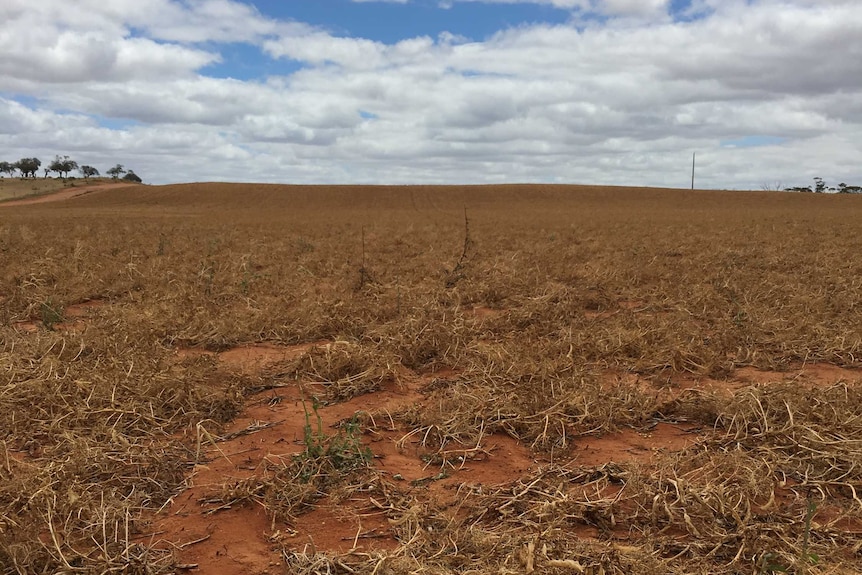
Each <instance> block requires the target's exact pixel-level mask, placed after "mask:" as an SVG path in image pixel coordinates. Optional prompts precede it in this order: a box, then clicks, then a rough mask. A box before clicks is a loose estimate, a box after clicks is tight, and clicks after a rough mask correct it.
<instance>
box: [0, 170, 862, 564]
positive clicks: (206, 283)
mask: <svg viewBox="0 0 862 575" xmlns="http://www.w3.org/2000/svg"><path fill="white" fill-rule="evenodd" d="M0 216H2V218H0V253H2V259H0V262H2V263H0V372H2V380H0V570H2V572H3V573H10V574H11V573H87V574H89V573H93V574H95V573H100V574H101V573H128V574H144V573H147V574H164V573H201V574H217V575H218V574H228V573H230V574H249V575H251V574H264V573H266V574H277V573H305V574H310V573H344V574H354V573H355V574H368V575H385V574H390V575H392V574H408V573H409V574H435V575H437V574H445V573H462V574H466V573H475V574H485V573H499V574H530V573H534V572H535V573H543V574H545V573H550V574H555V573H557V574H581V573H583V574H588V575H599V574H608V575H610V574H644V575H646V574H649V575H652V574H688V573H694V574H716V573H718V574H724V573H727V574H730V573H734V574H736V573H739V574H766V573H779V572H782V573H783V572H789V573H809V574H814V573H848V574H849V573H858V572H860V570H862V557H860V551H862V498H860V497H862V384H860V380H862V370H860V367H862V366H860V357H862V258H860V257H859V254H860V253H862V233H860V231H862V202H860V198H857V197H854V196H852V195H846V196H843V195H842V196H838V195H814V194H791V193H767V192H718V191H680V190H663V189H646V188H644V189H631V188H601V187H584V186H581V187H578V186H568V187H567V186H539V185H524V186H514V185H513V186H487V187H483V186H479V187H428V186H415V187H307V186H267V185H239V184H188V185H175V186H162V187H150V186H132V187H123V188H112V189H108V188H105V189H104V190H100V191H96V192H95V193H88V194H86V195H82V196H80V197H76V198H73V199H68V200H65V201H58V202H49V203H41V204H33V205H22V206H9V207H0Z"/></svg>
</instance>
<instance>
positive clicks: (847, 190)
mask: <svg viewBox="0 0 862 575" xmlns="http://www.w3.org/2000/svg"><path fill="white" fill-rule="evenodd" d="M784 191H785V192H808V193H814V194H825V193H826V192H830V193H838V194H862V186H848V185H847V184H845V183H843V182H842V183H840V184H838V187H837V188H836V187H833V186H827V185H826V182H825V181H823V178H814V185H813V186H794V187H792V188H784Z"/></svg>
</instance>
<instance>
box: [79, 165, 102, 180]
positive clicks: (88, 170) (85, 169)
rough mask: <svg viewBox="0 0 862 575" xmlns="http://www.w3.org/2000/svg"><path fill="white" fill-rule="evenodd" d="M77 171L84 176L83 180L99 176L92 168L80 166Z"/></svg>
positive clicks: (97, 171)
mask: <svg viewBox="0 0 862 575" xmlns="http://www.w3.org/2000/svg"><path fill="white" fill-rule="evenodd" d="M78 170H79V171H80V172H81V175H82V176H84V178H89V177H90V176H98V175H99V170H97V169H96V168H94V167H93V166H81V167H80V168H78Z"/></svg>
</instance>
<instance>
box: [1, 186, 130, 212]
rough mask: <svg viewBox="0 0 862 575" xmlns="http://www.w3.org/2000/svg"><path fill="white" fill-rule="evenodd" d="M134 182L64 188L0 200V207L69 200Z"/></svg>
mask: <svg viewBox="0 0 862 575" xmlns="http://www.w3.org/2000/svg"><path fill="white" fill-rule="evenodd" d="M133 185H135V184H98V185H94V186H86V187H83V188H64V189H62V190H60V191H58V192H52V193H50V194H46V195H44V196H37V197H33V198H23V199H20V200H13V201H11V202H0V207H9V206H26V205H28V204H44V203H48V202H60V201H63V200H70V199H72V198H77V197H78V196H83V195H84V194H90V193H93V192H101V191H105V190H115V189H117V188H127V187H129V186H133Z"/></svg>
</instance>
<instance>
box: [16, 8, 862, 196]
mask: <svg viewBox="0 0 862 575" xmlns="http://www.w3.org/2000/svg"><path fill="white" fill-rule="evenodd" d="M0 21H3V22H4V27H3V30H2V33H0V53H3V58H0V159H2V160H15V159H17V158H20V157H25V156H37V157H42V158H52V157H53V156H54V155H57V154H60V155H66V154H69V155H70V156H72V157H73V158H74V159H76V160H77V161H78V162H79V163H82V164H84V163H86V164H90V165H95V166H96V167H101V168H103V169H104V168H107V167H109V166H112V165H114V164H116V163H122V164H124V165H127V166H130V167H134V169H135V171H136V172H137V173H139V174H141V175H143V176H144V179H145V180H146V181H149V182H153V183H167V182H176V181H195V180H224V181H242V180H249V179H251V180H254V181H271V182H297V183H333V182H337V183H486V182H530V181H537V182H560V183H596V184H621V185H654V186H681V187H685V186H686V185H688V183H689V181H690V180H689V178H690V173H689V170H690V160H691V154H692V153H693V152H697V154H698V170H699V174H698V176H699V177H698V181H699V182H700V183H701V184H702V185H703V186H705V187H711V188H733V189H740V188H754V189H757V188H759V187H760V186H761V185H762V184H763V183H764V182H769V183H770V185H774V183H775V182H776V181H779V180H780V181H783V182H786V183H787V184H788V185H803V184H807V183H808V182H809V181H810V180H811V178H812V177H813V176H821V177H825V178H826V179H827V180H832V179H834V180H836V181H845V182H855V181H860V182H862V167H860V166H862V162H860V156H862V36H860V35H859V33H858V25H857V24H856V23H858V22H860V21H862V3H860V2H858V1H857V0H828V2H827V1H826V0H402V1H370V0H365V1H359V0H315V1H312V0H307V1H306V0H289V1H287V0H284V1H274V0H112V1H111V2H104V0H80V5H79V6H78V9H76V10H69V9H68V4H67V2H66V0H39V2H32V0H4V2H3V3H2V4H0ZM791 39H792V41H790V40H791ZM823 62H828V63H829V65H828V66H824V65H823Z"/></svg>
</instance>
